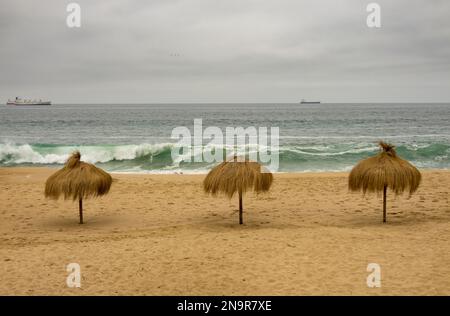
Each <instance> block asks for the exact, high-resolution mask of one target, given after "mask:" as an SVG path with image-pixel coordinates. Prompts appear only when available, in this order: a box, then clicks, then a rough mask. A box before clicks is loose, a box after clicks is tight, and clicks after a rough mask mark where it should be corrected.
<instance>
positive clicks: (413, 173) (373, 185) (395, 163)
mask: <svg viewBox="0 0 450 316" xmlns="http://www.w3.org/2000/svg"><path fill="white" fill-rule="evenodd" d="M379 145H380V147H381V152H380V153H379V154H377V155H376V156H374V157H370V158H367V159H364V160H362V161H360V162H359V163H358V164H357V165H356V166H355V167H354V168H353V169H352V171H351V172H350V176H349V178H348V187H349V189H350V190H351V191H359V190H361V191H362V192H363V193H364V194H365V193H366V192H377V193H380V192H383V222H384V223H385V222H386V192H387V189H388V188H389V189H391V190H392V191H393V192H394V193H395V194H396V195H397V194H402V193H403V192H404V191H409V194H410V195H411V194H413V193H414V192H415V191H416V190H417V188H418V187H419V184H420V180H421V174H420V172H419V170H417V168H416V167H414V166H413V165H412V164H410V163H409V162H408V161H406V160H403V159H401V158H400V157H398V156H397V153H396V152H395V147H394V146H393V145H390V144H386V143H384V142H381V141H380V142H379Z"/></svg>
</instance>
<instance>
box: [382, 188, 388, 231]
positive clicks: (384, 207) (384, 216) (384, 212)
mask: <svg viewBox="0 0 450 316" xmlns="http://www.w3.org/2000/svg"><path fill="white" fill-rule="evenodd" d="M386 191H387V186H386V185H385V186H384V188H383V223H386Z"/></svg>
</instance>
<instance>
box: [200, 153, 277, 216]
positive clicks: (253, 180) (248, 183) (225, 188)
mask: <svg viewBox="0 0 450 316" xmlns="http://www.w3.org/2000/svg"><path fill="white" fill-rule="evenodd" d="M240 160H243V161H240ZM272 181H273V175H272V173H270V172H269V171H268V170H266V169H265V168H264V167H263V166H262V165H261V164H259V163H257V162H254V161H249V160H247V159H244V158H242V159H238V158H237V157H234V158H233V159H232V160H228V161H224V162H222V163H221V164H220V165H218V166H216V167H214V168H213V169H211V171H210V172H209V173H208V175H207V176H206V178H205V180H204V181H203V189H204V190H205V192H206V193H211V194H212V195H213V196H215V195H217V194H218V193H225V194H226V195H227V196H228V197H229V198H230V199H231V198H232V197H233V196H234V194H235V193H236V192H237V193H238V195H239V224H242V223H243V219H242V209H243V205H242V195H243V194H244V193H245V192H246V191H248V190H253V191H255V192H257V193H259V192H266V191H268V190H269V189H270V186H271V185H272Z"/></svg>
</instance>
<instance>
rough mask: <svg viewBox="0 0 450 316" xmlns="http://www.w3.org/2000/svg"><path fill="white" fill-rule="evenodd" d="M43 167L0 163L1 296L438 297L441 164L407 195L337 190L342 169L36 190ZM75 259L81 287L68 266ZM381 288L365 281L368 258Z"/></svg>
mask: <svg viewBox="0 0 450 316" xmlns="http://www.w3.org/2000/svg"><path fill="white" fill-rule="evenodd" d="M53 171H54V170H50V169H45V168H3V169H0V203H1V204H0V273H1V283H0V295H12V294H25V295H27V294H44V295H54V294H62V295H84V294H94V295H97V294H100V295H106V294H113V295H114V294H129V295H135V294H139V295H142V294H144V295H313V294H318V295H322V294H326V295H337V294H345V295H347V294H349V295H356V294H359V295H391V294H412V295H418V294H427V295H435V294H446V295H450V251H449V250H450V205H449V197H450V194H449V191H450V172H448V171H425V172H423V183H422V185H421V187H420V188H419V190H418V192H417V193H416V194H415V195H413V196H412V197H411V198H410V199H408V198H407V196H401V197H397V198H395V197H394V196H393V195H390V196H389V198H388V223H387V224H382V223H381V220H382V217H381V216H382V214H381V206H382V205H381V198H380V197H377V196H376V195H368V196H366V197H363V196H362V195H361V194H357V193H349V192H348V190H347V174H346V173H319V174H277V175H275V182H274V185H273V187H272V188H273V189H272V190H271V192H270V193H268V194H264V195H260V196H259V197H256V196H255V195H253V194H248V195H247V196H246V197H245V199H244V211H245V213H244V222H245V225H242V226H239V225H238V223H237V222H238V215H237V213H236V212H235V210H236V208H237V200H236V199H233V200H231V201H230V200H228V199H227V198H225V197H219V198H213V197H210V196H207V195H205V194H204V193H203V192H202V187H201V181H202V179H203V177H204V176H202V175H118V174H114V175H113V177H114V178H115V179H116V181H115V182H114V183H113V187H112V190H111V192H110V194H109V195H108V196H106V197H104V198H99V199H93V200H88V201H86V202H85V213H84V215H85V221H86V224H84V225H79V224H78V210H77V203H73V202H70V201H52V200H46V199H45V198H44V197H43V189H44V182H45V180H46V178H47V177H48V176H49V175H50V174H51V172H53ZM71 262H76V263H79V264H80V266H81V274H82V281H81V282H82V284H81V288H68V287H67V285H66V277H67V275H68V273H67V272H66V265H67V264H69V263H71ZM372 262H374V263H378V264H379V265H380V266H381V274H382V280H381V282H382V283H381V288H368V286H367V284H366V278H367V275H368V274H369V273H368V272H367V271H366V269H367V265H368V264H369V263H372Z"/></svg>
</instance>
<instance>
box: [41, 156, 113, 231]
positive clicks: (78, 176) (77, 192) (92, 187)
mask: <svg viewBox="0 0 450 316" xmlns="http://www.w3.org/2000/svg"><path fill="white" fill-rule="evenodd" d="M80 157H81V155H80V153H79V152H78V151H76V152H74V153H73V154H72V156H70V157H69V159H68V160H67V162H66V164H65V166H64V167H63V168H62V169H60V170H58V171H57V172H55V173H54V174H53V175H51V176H50V177H49V178H48V179H47V181H46V182H45V197H48V198H53V199H58V198H59V197H60V196H61V195H63V196H64V199H72V200H74V201H75V200H78V205H79V212H80V224H83V199H87V198H89V197H97V196H101V195H105V194H107V193H108V192H109V189H110V187H111V183H112V178H111V176H110V175H109V174H108V173H107V172H105V171H103V170H102V169H99V168H97V167H96V166H94V165H92V164H89V163H86V162H82V161H80Z"/></svg>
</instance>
